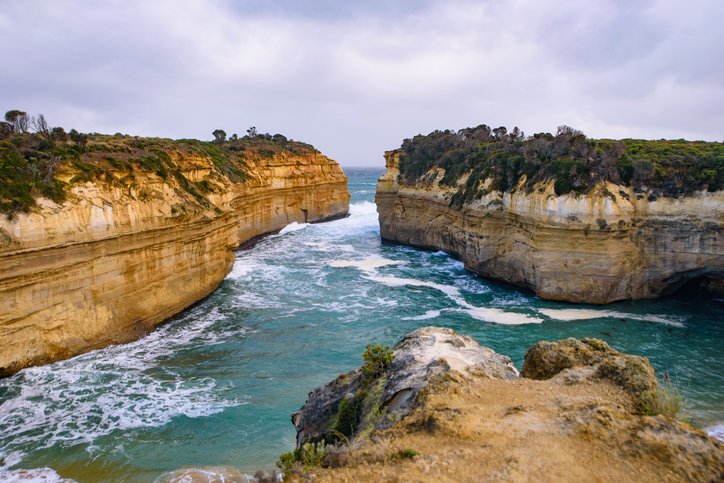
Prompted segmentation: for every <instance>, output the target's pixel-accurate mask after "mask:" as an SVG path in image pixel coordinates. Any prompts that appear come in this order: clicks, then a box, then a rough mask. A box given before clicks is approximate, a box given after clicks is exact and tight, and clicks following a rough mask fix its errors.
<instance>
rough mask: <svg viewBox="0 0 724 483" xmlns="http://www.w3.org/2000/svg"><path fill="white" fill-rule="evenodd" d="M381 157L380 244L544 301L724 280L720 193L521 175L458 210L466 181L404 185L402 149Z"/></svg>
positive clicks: (607, 297) (712, 285)
mask: <svg viewBox="0 0 724 483" xmlns="http://www.w3.org/2000/svg"><path fill="white" fill-rule="evenodd" d="M385 159H386V165H387V174H385V175H384V176H382V177H381V178H380V180H379V184H378V187H377V196H376V202H377V211H378V212H379V220H380V234H381V237H382V239H383V240H385V241H389V242H395V243H401V244H405V245H412V246H417V247H422V248H428V249H433V250H443V251H445V252H447V253H450V254H452V255H455V256H457V257H459V258H460V259H461V260H462V261H463V262H464V264H465V268H466V269H467V270H469V271H471V272H473V273H476V274H478V275H481V276H483V277H488V278H492V279H495V280H500V281H504V282H507V283H510V284H513V285H516V286H519V287H524V288H527V289H530V290H532V291H534V292H535V293H536V295H538V296H539V297H540V298H542V299H549V300H560V301H567V302H581V303H594V304H606V303H610V302H613V301H616V300H625V299H644V298H655V297H658V296H661V295H665V294H668V293H672V292H674V291H676V290H677V289H679V288H680V287H682V286H683V285H684V284H685V283H687V282H689V281H692V280H697V281H703V282H706V283H705V285H706V288H707V289H710V290H716V288H717V287H719V286H720V285H721V283H718V282H719V281H721V280H722V279H723V278H724V243H722V241H723V240H724V192H721V191H718V192H714V193H708V192H698V193H696V194H694V195H692V196H686V197H681V198H678V199H675V198H664V197H660V196H659V197H657V196H656V195H655V193H653V192H648V191H646V190H639V192H636V191H634V189H633V188H629V187H625V186H618V185H613V184H611V183H602V184H599V185H598V186H596V187H594V188H593V189H592V190H591V191H590V193H588V194H585V195H579V196H576V195H575V194H574V193H572V194H567V195H563V196H556V194H555V192H554V183H553V181H551V182H549V183H546V184H541V185H537V186H535V188H534V189H533V191H532V192H527V191H526V189H525V188H524V186H523V185H524V183H525V177H523V178H522V179H521V181H520V184H519V185H518V189H515V190H512V192H498V191H491V190H490V189H489V188H490V180H488V182H487V183H486V185H484V186H483V189H482V190H481V191H482V193H487V194H485V195H483V196H481V197H479V198H477V199H474V200H473V201H471V202H469V203H466V204H464V205H463V206H462V208H460V209H455V208H453V207H451V206H450V199H451V197H452V195H453V194H454V193H456V192H457V191H458V189H460V187H462V186H464V184H465V181H466V179H467V178H466V177H463V178H461V179H459V180H458V185H457V186H454V187H449V186H444V185H441V184H440V180H441V179H442V178H443V176H444V170H442V169H440V168H433V169H431V170H430V171H429V172H428V173H427V174H426V175H425V176H423V177H422V178H421V180H420V181H418V182H416V183H415V184H413V185H404V184H402V183H400V179H399V178H400V176H399V161H400V153H399V151H390V152H387V153H386V155H385ZM486 188H487V189H486ZM720 238H721V239H722V240H720Z"/></svg>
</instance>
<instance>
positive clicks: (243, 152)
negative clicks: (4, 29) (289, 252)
mask: <svg viewBox="0 0 724 483" xmlns="http://www.w3.org/2000/svg"><path fill="white" fill-rule="evenodd" d="M213 135H214V140H213V141H211V142H207V141H199V140H196V139H179V140H172V139H164V138H143V137H138V136H129V135H124V134H121V133H116V134H114V135H107V134H98V133H88V134H85V133H79V132H78V131H76V130H75V129H71V130H70V131H69V132H66V131H65V129H64V128H62V127H53V128H51V127H50V126H49V125H48V123H47V121H46V120H45V117H44V116H43V115H42V114H40V115H39V116H38V117H37V118H36V117H33V116H29V115H28V114H27V113H26V112H24V111H19V110H12V111H8V112H7V113H6V114H5V121H4V122H0V213H4V214H5V215H6V216H8V217H9V218H12V217H13V216H14V214H15V213H17V212H26V213H27V212H29V211H30V209H31V208H32V207H33V206H35V204H36V199H37V198H38V197H41V196H42V197H45V198H48V199H51V200H53V201H54V202H56V203H61V202H63V201H64V200H65V198H66V192H67V188H68V186H69V185H72V184H74V183H82V182H88V181H97V182H106V183H111V184H122V185H127V186H130V185H131V183H133V182H134V179H135V174H134V172H150V173H153V174H155V175H156V176H159V177H161V178H163V180H164V181H165V180H169V182H173V183H174V184H177V185H178V186H179V187H180V188H181V189H183V190H184V191H186V192H188V193H189V194H191V195H192V196H193V197H194V198H196V200H197V201H198V202H199V203H201V204H206V203H205V202H204V194H206V193H209V192H211V191H213V190H214V186H213V185H212V183H209V182H207V181H200V182H191V181H190V180H188V179H187V178H186V177H185V176H184V174H183V172H182V170H181V169H180V168H179V166H178V165H177V164H176V163H175V162H174V158H175V155H176V154H179V155H186V156H191V155H201V156H205V157H208V158H209V159H210V160H211V161H212V163H213V165H214V168H215V169H216V171H217V173H218V174H219V175H221V176H223V177H225V178H226V179H228V180H229V181H231V182H233V183H243V182H244V181H245V179H246V178H247V174H246V170H247V168H248V167H247V165H246V160H247V159H249V158H251V157H261V158H264V157H273V156H274V155H275V154H277V153H280V152H288V153H292V154H303V153H311V152H316V150H315V149H314V147H313V146H312V145H310V144H306V143H302V142H298V141H294V140H290V139H287V138H286V137H285V136H283V135H281V134H275V135H273V136H272V135H270V134H259V133H257V131H256V128H255V127H252V128H250V129H249V130H247V134H246V135H244V136H243V137H241V138H240V137H238V136H237V135H236V134H234V135H232V136H231V137H230V138H228V139H227V137H226V133H225V132H224V131H223V130H221V129H217V130H216V131H214V133H213ZM61 172H63V173H68V172H70V173H74V176H72V177H71V179H70V181H69V182H64V181H62V180H61V179H59V178H58V174H60V173H61ZM65 178H67V176H66V177H65Z"/></svg>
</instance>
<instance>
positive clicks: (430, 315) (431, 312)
mask: <svg viewBox="0 0 724 483" xmlns="http://www.w3.org/2000/svg"><path fill="white" fill-rule="evenodd" d="M439 316H440V311H439V310H428V311H427V312H425V313H424V314H423V315H418V316H417V317H403V318H402V320H427V319H434V318H435V317H439Z"/></svg>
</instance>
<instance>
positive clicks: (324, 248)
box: [304, 242, 357, 253]
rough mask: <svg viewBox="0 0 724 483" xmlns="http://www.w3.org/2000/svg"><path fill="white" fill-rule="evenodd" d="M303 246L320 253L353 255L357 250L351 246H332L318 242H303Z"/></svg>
mask: <svg viewBox="0 0 724 483" xmlns="http://www.w3.org/2000/svg"><path fill="white" fill-rule="evenodd" d="M304 245H306V246H308V247H313V248H314V249H316V250H318V251H320V252H348V253H353V252H356V251H357V249H356V248H355V247H353V246H352V245H332V244H328V243H323V242H322V243H319V242H304Z"/></svg>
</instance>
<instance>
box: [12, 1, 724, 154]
mask: <svg viewBox="0 0 724 483" xmlns="http://www.w3.org/2000/svg"><path fill="white" fill-rule="evenodd" d="M723 18H724V1H723V0H690V1H689V2H686V3H684V2H681V1H680V0H679V1H674V0H650V1H649V0H621V1H618V0H594V1H588V0H489V1H456V0H444V1H437V0H408V1H405V2H401V1H398V2H393V1H391V0H386V1H383V0H379V1H378V0H368V1H365V0H356V1H343V0H316V1H315V0H255V1H247V0H183V1H179V0H0V35H1V36H2V39H3V40H2V42H0V59H1V60H0V65H1V66H2V67H0V110H2V111H3V112H5V111H7V110H10V109H21V110H25V111H28V113H29V114H33V115H37V114H39V113H43V114H44V115H45V116H46V118H47V119H48V121H49V123H50V124H51V126H63V127H65V128H66V129H67V130H69V129H70V128H75V129H78V130H79V131H82V132H101V133H111V134H113V133H115V132H122V133H124V134H132V135H141V136H162V137H171V138H197V139H207V140H208V139H212V138H213V136H212V135H211V132H212V131H214V130H215V129H219V128H220V129H224V130H225V131H226V132H227V133H228V134H229V135H231V134H232V133H238V134H239V135H240V136H241V135H242V134H245V133H246V130H247V129H248V128H249V127H250V126H256V127H257V129H258V131H259V132H269V133H271V134H275V133H282V134H284V135H286V136H287V137H290V138H293V139H298V140H301V141H305V142H308V143H311V144H313V145H314V146H315V147H316V148H317V149H319V150H320V151H322V153H324V154H326V155H327V156H329V157H331V158H333V159H335V160H337V161H339V162H340V164H342V166H365V165H366V166H383V165H384V160H383V153H384V151H386V150H390V149H395V148H397V147H399V146H400V144H401V142H402V140H403V139H404V138H407V137H412V136H414V135H416V134H419V133H422V134H427V133H429V132H430V131H433V130H435V129H460V128H464V127H468V126H476V125H478V124H488V125H490V126H491V127H497V126H501V125H502V126H506V127H508V129H512V128H513V127H514V126H518V127H520V128H521V129H522V130H524V131H525V132H526V134H533V133H535V132H545V131H548V132H555V129H556V127H557V126H558V125H561V124H567V125H570V126H573V127H575V128H577V129H580V130H582V131H584V133H586V135H588V136H589V137H594V138H602V137H608V138H622V137H636V138H645V139H659V138H667V139H669V138H670V139H676V138H686V139H704V140H708V141H719V142H722V141H724V28H722V19H723Z"/></svg>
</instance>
